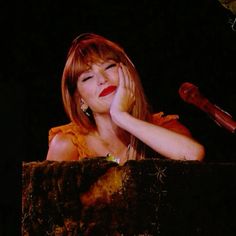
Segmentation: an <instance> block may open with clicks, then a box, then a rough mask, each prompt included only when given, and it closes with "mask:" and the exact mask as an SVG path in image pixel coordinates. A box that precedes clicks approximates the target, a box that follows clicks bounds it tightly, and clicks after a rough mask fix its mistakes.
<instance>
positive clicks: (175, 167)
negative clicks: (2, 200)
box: [22, 157, 236, 236]
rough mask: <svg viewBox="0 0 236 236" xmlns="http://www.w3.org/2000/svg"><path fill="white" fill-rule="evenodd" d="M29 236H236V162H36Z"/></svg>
mask: <svg viewBox="0 0 236 236" xmlns="http://www.w3.org/2000/svg"><path fill="white" fill-rule="evenodd" d="M22 170H23V172H22V235H29V236H31V235H33V236H37V235H57V236H59V235H162V236H163V235H181V236H184V235H188V236H190V235H191V236H194V235H208V236H209V235H214V236H215V235H227V236H228V235H235V232H236V214H235V212H236V163H200V162H188V161H186V162H181V161H168V160H159V159H158V160H154V159H153V160H152V159H149V160H143V161H129V162H127V163H126V164H125V165H124V166H118V164H116V163H114V162H109V161H107V160H106V159H105V158H100V157H98V158H95V159H85V160H84V161H76V162H52V161H43V162H28V163H23V168H22Z"/></svg>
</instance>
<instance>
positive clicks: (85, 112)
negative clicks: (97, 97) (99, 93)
mask: <svg viewBox="0 0 236 236" xmlns="http://www.w3.org/2000/svg"><path fill="white" fill-rule="evenodd" d="M80 109H81V110H82V111H83V112H84V114H85V115H87V116H90V114H89V113H88V105H87V104H85V103H84V102H83V101H82V100H81V106H80Z"/></svg>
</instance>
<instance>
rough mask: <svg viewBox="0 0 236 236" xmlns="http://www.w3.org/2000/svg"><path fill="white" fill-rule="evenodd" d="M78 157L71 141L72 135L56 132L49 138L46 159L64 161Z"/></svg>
mask: <svg viewBox="0 0 236 236" xmlns="http://www.w3.org/2000/svg"><path fill="white" fill-rule="evenodd" d="M77 158H78V152H77V148H76V146H75V145H74V143H73V135H72V134H70V133H64V132H58V133H56V134H55V135H54V136H53V138H52V139H51V140H50V144H49V149H48V154H47V160H55V161H66V160H76V159H77Z"/></svg>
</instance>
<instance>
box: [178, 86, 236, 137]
mask: <svg viewBox="0 0 236 236" xmlns="http://www.w3.org/2000/svg"><path fill="white" fill-rule="evenodd" d="M179 95H180V97H181V98H182V99H183V100H184V101H185V102H187V103H190V104H193V105H195V106H196V107H197V108H199V109H201V110H202V111H204V112H206V113H207V114H208V115H209V116H210V117H211V118H212V119H213V120H214V121H215V122H216V123H217V124H218V125H219V126H221V127H224V128H225V129H227V130H228V131H230V132H232V133H234V132H235V129H236V122H235V121H234V120H233V119H232V116H231V115H230V114H229V113H227V112H226V111H224V110H223V109H221V108H220V107H218V106H216V105H214V104H212V103H211V102H210V101H209V100H208V99H207V98H205V97H204V96H203V95H202V94H201V93H200V92H199V89H198V87H197V86H195V85H193V84H191V83H189V82H185V83H183V84H182V85H181V86H180V88H179Z"/></svg>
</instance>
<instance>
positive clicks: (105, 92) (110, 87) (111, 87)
mask: <svg viewBox="0 0 236 236" xmlns="http://www.w3.org/2000/svg"><path fill="white" fill-rule="evenodd" d="M115 90H116V86H109V87H107V88H105V89H103V90H102V92H101V93H100V94H99V97H104V96H106V95H108V94H110V93H112V92H114V91H115Z"/></svg>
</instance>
